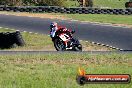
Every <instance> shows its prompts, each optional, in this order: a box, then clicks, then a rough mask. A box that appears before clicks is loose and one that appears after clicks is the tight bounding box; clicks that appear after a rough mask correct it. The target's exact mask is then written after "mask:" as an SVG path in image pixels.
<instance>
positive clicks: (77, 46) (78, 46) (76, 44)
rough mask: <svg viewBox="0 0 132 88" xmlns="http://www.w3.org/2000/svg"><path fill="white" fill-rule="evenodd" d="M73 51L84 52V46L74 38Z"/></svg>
mask: <svg viewBox="0 0 132 88" xmlns="http://www.w3.org/2000/svg"><path fill="white" fill-rule="evenodd" d="M72 41H73V50H74V51H82V45H81V44H80V42H79V41H78V39H75V38H73V40H72Z"/></svg>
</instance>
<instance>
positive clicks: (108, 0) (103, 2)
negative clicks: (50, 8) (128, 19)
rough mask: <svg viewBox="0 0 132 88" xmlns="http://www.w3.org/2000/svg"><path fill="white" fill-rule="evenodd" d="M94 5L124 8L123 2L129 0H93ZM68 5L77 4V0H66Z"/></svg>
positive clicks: (73, 5) (74, 5) (75, 5)
mask: <svg viewBox="0 0 132 88" xmlns="http://www.w3.org/2000/svg"><path fill="white" fill-rule="evenodd" d="M93 1H94V2H93V4H94V7H99V8H100V7H105V8H125V3H126V2H128V1H129V0H93ZM67 6H68V7H77V6H79V4H78V2H77V1H71V0H68V1H67Z"/></svg>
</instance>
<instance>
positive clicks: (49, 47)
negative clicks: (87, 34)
mask: <svg viewBox="0 0 132 88" xmlns="http://www.w3.org/2000/svg"><path fill="white" fill-rule="evenodd" d="M0 32H13V31H12V30H10V29H3V28H1V29H0ZM22 36H23V39H24V41H25V43H26V45H25V46H24V47H16V48H11V49H4V50H11V51H12V50H14V51H18V50H21V51H24V50H29V51H38V50H39V51H55V48H54V46H53V42H52V41H51V38H50V37H49V36H48V35H45V34H34V33H32V34H29V33H28V32H26V33H25V32H22ZM81 44H82V45H83V51H91V50H101V51H106V50H107V51H109V50H112V49H110V48H107V47H105V46H98V45H93V44H92V43H90V42H87V43H86V42H85V41H81Z"/></svg>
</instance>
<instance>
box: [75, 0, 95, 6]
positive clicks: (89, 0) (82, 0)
mask: <svg viewBox="0 0 132 88" xmlns="http://www.w3.org/2000/svg"><path fill="white" fill-rule="evenodd" d="M77 1H78V2H79V4H80V6H81V7H93V0H77Z"/></svg>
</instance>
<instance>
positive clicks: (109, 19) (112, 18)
mask: <svg viewBox="0 0 132 88" xmlns="http://www.w3.org/2000/svg"><path fill="white" fill-rule="evenodd" d="M62 15H64V16H66V17H69V18H72V19H76V20H80V21H91V22H101V23H113V24H127V25H132V20H131V19H132V16H129V15H109V14H62Z"/></svg>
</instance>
